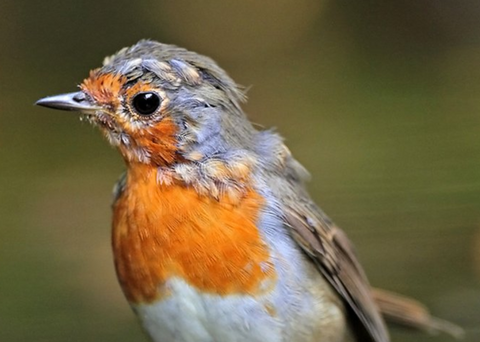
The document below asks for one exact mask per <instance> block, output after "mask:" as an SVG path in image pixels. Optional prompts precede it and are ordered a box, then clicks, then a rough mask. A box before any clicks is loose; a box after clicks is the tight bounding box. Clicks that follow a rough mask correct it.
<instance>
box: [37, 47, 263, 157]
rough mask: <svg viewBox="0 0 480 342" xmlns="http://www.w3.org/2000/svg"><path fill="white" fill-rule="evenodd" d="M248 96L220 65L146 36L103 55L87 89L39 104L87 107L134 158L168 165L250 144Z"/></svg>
mask: <svg viewBox="0 0 480 342" xmlns="http://www.w3.org/2000/svg"><path fill="white" fill-rule="evenodd" d="M243 100H244V95H243V93H242V91H241V90H239V88H238V86H237V85H236V84H235V82H234V81H233V80H232V79H231V78H230V77H229V76H228V75H227V74H226V73H225V72H224V71H223V70H222V69H221V68H220V67H218V66H217V64H216V63H215V62H214V61H213V60H211V59H210V58H207V57H205V56H201V55H199V54H196V53H194V52H191V51H187V50H185V49H182V48H178V47H176V46H172V45H165V44H160V43H157V42H154V41H149V40H143V41H140V42H139V43H137V44H136V45H134V46H132V47H129V48H124V49H122V50H120V51H119V52H118V53H116V54H115V55H113V56H111V57H107V58H106V59H105V60H104V63H103V66H102V67H101V68H98V69H95V70H93V71H91V72H90V75H89V77H88V78H86V79H85V80H84V81H83V82H82V83H81V85H80V91H78V92H75V93H68V94H62V95H57V96H50V97H46V98H43V99H41V100H39V101H38V102H37V104H38V105H41V106H45V107H51V108H55V109H62V110H70V111H76V112H79V113H81V117H82V119H85V120H87V121H89V122H91V123H92V124H94V125H95V126H98V127H100V129H101V130H102V131H103V133H104V134H105V136H106V137H107V138H108V140H109V142H110V143H111V144H112V145H113V146H115V147H118V149H119V150H120V152H121V153H122V155H123V157H124V159H125V160H126V161H127V163H143V164H153V165H157V166H168V165H171V164H173V163H179V162H182V161H188V160H192V161H198V160H202V159H204V158H209V157H212V156H214V155H216V154H222V153H226V152H228V151H233V150H235V149H236V148H238V147H243V148H245V147H247V149H248V146H249V145H250V144H251V141H252V139H251V138H252V135H253V134H254V132H255V131H254V129H253V128H252V126H251V124H250V123H249V122H248V120H246V118H245V115H244V114H243V112H242V110H241V108H240V103H241V102H242V101H243Z"/></svg>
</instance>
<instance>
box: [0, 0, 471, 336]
mask: <svg viewBox="0 0 480 342" xmlns="http://www.w3.org/2000/svg"><path fill="white" fill-rule="evenodd" d="M141 38H152V39H156V40H160V41H162V42H168V43H174V44H177V45H181V46H184V47H187V48H189V49H191V50H195V51H197V52H200V53H203V54H206V55H209V56H211V57H213V58H214V59H215V60H217V61H218V62H219V63H220V65H221V66H223V67H224V68H225V69H226V70H228V71H229V73H230V74H231V75H232V76H233V77H234V79H236V80H237V82H239V83H240V84H242V85H244V86H248V87H250V90H249V91H248V95H249V102H248V104H247V105H246V106H245V110H246V112H247V113H248V114H249V116H250V118H251V119H252V120H253V121H254V122H256V123H259V124H262V125H263V126H265V127H271V126H275V127H277V129H278V131H280V132H281V133H282V134H283V135H284V136H285V137H286V141H287V144H288V145H289V147H290V148H291V150H292V151H293V153H294V155H296V157H297V158H298V159H299V160H300V161H301V162H302V163H303V164H304V165H305V166H306V167H307V168H308V169H309V170H310V172H311V173H312V175H313V180H312V182H311V183H310V190H311V192H312V195H313V197H314V198H315V199H316V201H317V202H318V203H319V204H320V205H321V206H322V208H323V209H324V210H325V211H326V212H327V213H328V214H329V215H330V216H331V217H332V218H333V219H334V220H335V221H336V222H337V223H338V224H339V225H340V226H342V227H343V228H344V229H345V230H346V231H347V233H348V234H349V236H350V237H351V239H352V240H353V241H354V243H355V244H356V246H357V249H358V253H359V255H360V259H361V261H362V262H363V264H364V265H365V268H366V270H367V272H368V274H369V276H370V279H371V282H372V283H373V284H374V285H376V286H381V287H385V288H388V289H391V290H394V291H399V292H402V293H404V294H407V295H410V296H413V297H416V298H419V299H421V300H422V301H424V302H425V303H426V304H427V305H428V306H429V307H430V308H431V310H432V311H433V312H434V313H435V314H436V315H437V316H440V317H443V318H446V319H449V320H452V321H454V322H456V323H458V324H460V325H462V326H463V327H464V328H465V329H466V331H467V335H466V338H465V339H464V341H479V340H480V138H479V133H480V98H479V96H478V95H479V94H480V3H479V2H478V1H477V0H443V1H435V0H423V1H418V0H405V1H398V0H397V1H393V0H385V1H356V2H355V1H328V0H323V1H322V0H297V1H285V0H275V1H274V0H268V1H267V0H266V1H255V0H244V1H220V0H218V1H196V2H194V1H179V0H177V1H160V0H157V1H145V0H142V1H127V0H117V1H115V2H109V1H104V0H97V1H82V2H80V1H71V0H68V1H67V0H46V1H32V0H31V1H22V2H19V1H14V0H2V1H1V2H0V47H1V52H0V341H2V342H3V341H8V342H10V341H13V342H16V341H49V342H55V341H82V342H83V341H102V342H108V341H116V342H119V341H146V340H147V339H146V337H145V336H144V335H143V333H142V331H141V329H140V328H139V327H138V325H137V322H136V321H135V318H134V316H133V314H132V313H131V312H130V309H129V307H128V306H127V304H126V301H125V300H124V298H123V296H122V294H121V293H120V290H119V286H118V284H117V282H116V278H115V275H114V270H113V264H112V258H111V254H110V236H109V235H110V232H109V227H110V193H111V188H112V186H113V183H114V182H115V180H116V179H117V176H118V175H119V174H120V173H121V172H122V170H123V168H124V166H123V163H122V160H121V158H120V157H119V155H118V154H117V153H116V151H113V150H112V149H111V148H110V147H109V146H107V143H106V142H105V141H103V139H102V137H101V136H100V134H99V133H98V132H97V131H95V130H94V129H92V128H91V127H89V126H88V125H86V124H81V123H80V122H79V120H78V118H77V117H76V115H74V114H72V113H66V112H56V111H48V110H46V109H42V108H36V107H34V106H33V103H34V101H36V100H37V99H38V98H40V97H43V96H46V95H52V94H57V93H61V92H69V91H74V90H75V89H76V85H77V84H78V83H79V82H80V81H81V80H82V79H83V78H84V77H86V76H87V74H88V71H89V69H92V68H95V67H97V66H99V65H100V63H101V61H102V59H103V57H104V56H106V55H108V54H112V53H113V52H115V51H116V50H118V49H119V48H121V47H123V46H126V45H130V44H133V43H134V42H136V41H137V40H139V39H141ZM392 336H393V341H398V342H400V341H432V342H433V341H435V342H442V341H452V339H451V338H450V337H448V336H443V335H442V336H438V337H430V336H425V335H421V334H415V333H412V332H410V331H404V330H401V329H396V328H392Z"/></svg>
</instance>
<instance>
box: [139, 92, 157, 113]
mask: <svg viewBox="0 0 480 342" xmlns="http://www.w3.org/2000/svg"><path fill="white" fill-rule="evenodd" d="M159 106H160V98H159V97H158V95H157V94H155V93H140V94H137V95H135V97H134V98H133V107H134V108H135V110H136V111H137V113H138V114H140V115H150V114H153V113H154V112H155V111H156V110H157V109H158V107H159Z"/></svg>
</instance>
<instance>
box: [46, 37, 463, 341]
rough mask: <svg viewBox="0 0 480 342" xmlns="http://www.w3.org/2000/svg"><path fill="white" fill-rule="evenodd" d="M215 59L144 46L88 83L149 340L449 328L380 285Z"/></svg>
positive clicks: (125, 277) (109, 61)
mask: <svg viewBox="0 0 480 342" xmlns="http://www.w3.org/2000/svg"><path fill="white" fill-rule="evenodd" d="M244 100H245V95H244V94H243V92H242V91H241V90H240V88H239V87H238V86H237V85H236V84H235V82H234V81H233V80H232V79H231V78H230V77H229V76H228V75H227V74H226V73H225V72H224V71H223V70H222V69H221V68H220V67H219V66H218V65H217V64H216V63H215V62H214V61H213V60H211V59H210V58H208V57H205V56H202V55H199V54H196V53H194V52H191V51H188V50H185V49H182V48H179V47H176V46H173V45H165V44H160V43H158V42H154V41H150V40H142V41H140V42H138V43H137V44H135V45H133V46H132V47H129V48H124V49H122V50H120V51H119V52H118V53H116V54H115V55H113V56H111V57H107V58H106V59H105V60H104V62H103V66H102V67H101V68H98V69H95V70H93V71H91V72H90V75H89V77H88V78H87V79H85V80H84V81H83V82H82V84H81V85H80V91H78V92H74V93H68V94H63V95H57V96H50V97H46V98H43V99H41V100H39V101H38V102H37V104H38V105H41V106H45V107H50V108H55V109H61V110H69V111H77V112H79V113H80V114H81V118H82V119H84V120H87V121H88V122H90V123H92V124H93V125H95V126H97V127H99V128H100V130H101V131H102V132H103V134H104V135H105V136H106V137H107V140H108V141H109V142H110V144H111V145H113V146H115V147H116V148H118V150H119V151H120V153H121V155H122V157H123V159H124V160H125V163H126V166H127V172H126V173H125V174H124V175H123V176H122V177H121V178H120V180H119V181H118V182H117V184H116V186H115V189H114V204H113V229H112V246H113V254H114V260H115V267H116V272H117V276H118V279H119V282H120V285H121V287H122V289H123V292H124V294H125V296H126V298H127V300H128V301H129V303H130V305H131V307H132V308H133V310H134V312H135V313H136V314H137V316H138V317H139V319H140V321H141V323H142V325H143V327H144V328H145V329H146V331H147V332H148V334H149V335H150V337H151V338H152V340H153V341H157V342H158V341H161V342H214V341H215V342H233V341H239V342H241V341H248V342H254V341H258V342H280V341H285V342H286V341H289V342H334V341H335V342H343V341H374V342H387V341H389V335H388V332H387V328H386V325H385V323H384V319H391V320H393V321H396V322H399V323H403V324H405V325H409V326H412V327H416V328H419V329H424V330H429V331H446V332H448V333H451V334H452V335H454V336H459V335H460V334H461V329H460V328H458V327H456V326H454V325H453V324H451V323H448V322H445V321H441V320H439V319H436V318H433V317H431V316H430V315H429V313H428V312H427V311H426V310H425V308H424V307H423V306H422V305H421V304H419V303H417V302H415V301H413V300H410V299H407V298H405V297H402V296H399V295H396V294H393V293H390V292H386V291H382V290H375V289H372V288H371V287H370V285H369V282H368V280H367V277H366V275H365V273H364V271H363V269H362V266H361V265H360V263H359V261H358V260H357V257H356V255H355V253H354V250H353V247H352V245H351V243H350V241H349V240H348V238H347V236H346V235H345V233H344V232H343V231H342V230H341V229H339V228H338V227H337V226H336V225H335V224H334V223H333V222H332V221H331V220H330V219H329V218H328V217H327V216H326V215H325V214H324V213H323V212H322V211H321V210H320V209H319V208H318V207H317V206H316V205H315V203H314V202H313V201H312V200H311V199H310V197H309V195H308V193H307V191H306V189H305V186H304V182H305V179H306V178H307V172H306V171H305V169H304V168H303V167H302V165H300V164H299V162H297V161H296V160H295V159H294V158H293V157H292V155H291V154H290V151H289V150H288V148H287V147H286V146H285V145H284V143H283V140H282V138H281V137H280V136H279V135H278V134H277V133H275V132H272V131H269V130H267V131H258V130H256V129H255V128H254V127H253V126H252V124H251V123H250V122H249V121H248V119H247V118H246V116H245V114H244V113H243V111H242V108H241V106H240V105H241V103H242V102H243V101H244Z"/></svg>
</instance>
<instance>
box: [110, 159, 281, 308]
mask: <svg viewBox="0 0 480 342" xmlns="http://www.w3.org/2000/svg"><path fill="white" fill-rule="evenodd" d="M156 178H157V170H156V168H152V167H149V166H146V165H138V166H137V165H136V166H134V167H131V168H130V170H129V173H128V178H127V186H126V190H125V192H124V193H123V195H122V196H121V198H120V199H119V200H118V201H117V203H116V205H115V207H114V220H113V249H114V255H115V264H116V269H117V274H118V277H119V279H120V283H121V285H122V288H123V290H124V292H125V295H126V296H127V298H128V299H129V300H130V301H131V302H135V303H139V302H151V301H153V300H155V299H157V298H159V297H162V296H165V295H168V293H166V292H165V291H167V290H166V289H164V292H162V290H161V289H162V285H163V284H165V282H166V281H167V280H168V279H169V278H172V277H179V278H182V279H183V280H184V281H186V282H187V283H189V284H190V285H192V286H194V287H196V288H197V289H200V290H202V291H204V292H206V293H211V294H218V295H229V294H251V295H255V294H259V293H262V292H264V291H267V290H268V288H265V286H263V285H264V284H265V281H266V280H273V279H275V270H274V268H273V265H272V263H271V261H270V256H269V251H268V248H267V246H266V244H265V243H264V242H263V241H262V239H261V237H260V234H259V232H258V229H257V227H256V221H257V219H258V216H259V210H260V209H261V207H262V205H263V199H262V198H261V197H260V195H258V194H257V193H255V192H254V191H253V190H249V191H248V192H247V193H246V195H245V196H244V198H243V199H242V200H241V201H240V203H238V204H232V203H230V202H229V201H228V199H227V198H222V199H221V200H220V201H217V200H215V199H213V198H210V197H206V196H201V195H199V194H197V193H196V191H195V190H194V189H192V188H189V187H185V186H182V185H171V186H163V185H159V184H158V183H157V180H156Z"/></svg>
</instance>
